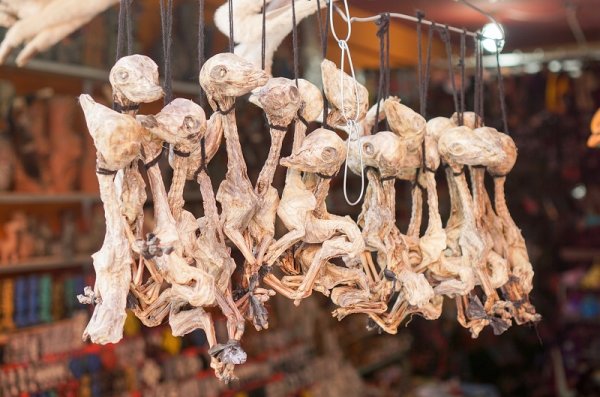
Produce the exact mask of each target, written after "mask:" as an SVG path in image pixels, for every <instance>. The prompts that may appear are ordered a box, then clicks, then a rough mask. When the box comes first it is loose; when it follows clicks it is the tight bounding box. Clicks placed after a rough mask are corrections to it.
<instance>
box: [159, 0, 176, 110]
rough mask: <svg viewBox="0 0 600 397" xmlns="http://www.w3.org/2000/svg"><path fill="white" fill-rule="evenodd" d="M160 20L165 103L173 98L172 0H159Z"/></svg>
mask: <svg viewBox="0 0 600 397" xmlns="http://www.w3.org/2000/svg"><path fill="white" fill-rule="evenodd" d="M165 2H166V5H165ZM165 8H166V9H165ZM160 21H161V27H162V42H163V59H164V64H165V87H164V90H165V96H164V98H163V102H164V104H165V105H166V104H168V103H169V102H171V100H172V99H173V88H172V86H173V75H172V71H171V43H172V32H173V0H165V1H163V0H160Z"/></svg>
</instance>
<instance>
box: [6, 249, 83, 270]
mask: <svg viewBox="0 0 600 397" xmlns="http://www.w3.org/2000/svg"><path fill="white" fill-rule="evenodd" d="M91 263H92V257H91V256H90V255H89V254H88V255H84V254H80V255H75V256H73V257H68V258H65V257H63V256H58V255H57V256H43V257H39V258H31V259H28V260H26V261H23V262H18V263H11V264H6V265H2V264H0V274H15V273H27V272H34V271H43V270H55V269H68V268H76V267H82V266H87V265H90V264H91Z"/></svg>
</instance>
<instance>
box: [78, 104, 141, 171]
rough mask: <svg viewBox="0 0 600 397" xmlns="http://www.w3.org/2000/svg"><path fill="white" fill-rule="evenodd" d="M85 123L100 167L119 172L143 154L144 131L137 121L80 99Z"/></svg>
mask: <svg viewBox="0 0 600 397" xmlns="http://www.w3.org/2000/svg"><path fill="white" fill-rule="evenodd" d="M79 104H80V105H81V108H82V109H83V113H84V115H85V121H86V124H87V127H88V130H89V132H90V135H91V136H92V139H93V140H94V145H95V146H96V149H97V150H98V155H99V157H98V166H99V167H101V168H104V169H107V170H111V171H117V170H119V169H121V168H123V167H126V166H127V165H129V164H130V163H131V162H132V161H133V160H135V159H136V158H137V157H138V156H139V154H140V148H141V146H140V142H141V140H142V137H143V136H144V134H145V131H144V128H143V127H142V126H141V124H140V123H138V122H137V121H136V119H135V118H133V117H131V116H129V115H126V114H121V113H118V112H115V111H114V110H112V109H109V108H107V107H106V106H104V105H101V104H99V103H96V102H95V101H94V100H93V99H92V97H91V96H89V95H87V94H82V95H80V96H79Z"/></svg>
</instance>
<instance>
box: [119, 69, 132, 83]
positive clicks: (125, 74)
mask: <svg viewBox="0 0 600 397" xmlns="http://www.w3.org/2000/svg"><path fill="white" fill-rule="evenodd" d="M117 78H118V79H119V80H120V81H125V80H127V79H128V78H129V72H127V70H120V71H119V72H118V73H117Z"/></svg>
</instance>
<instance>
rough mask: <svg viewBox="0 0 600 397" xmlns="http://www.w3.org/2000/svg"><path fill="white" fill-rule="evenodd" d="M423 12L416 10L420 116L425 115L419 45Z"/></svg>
mask: <svg viewBox="0 0 600 397" xmlns="http://www.w3.org/2000/svg"><path fill="white" fill-rule="evenodd" d="M423 18H425V14H424V13H423V12H422V11H417V86H418V87H419V111H420V112H421V116H423V117H425V115H424V113H425V100H424V98H423V96H424V92H423V50H422V45H421V41H422V40H421V39H422V23H421V21H422V20H423Z"/></svg>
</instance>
